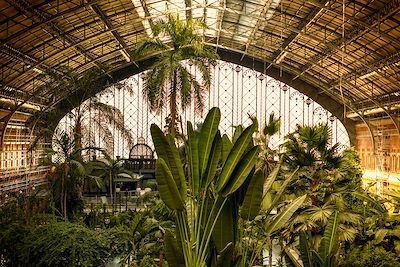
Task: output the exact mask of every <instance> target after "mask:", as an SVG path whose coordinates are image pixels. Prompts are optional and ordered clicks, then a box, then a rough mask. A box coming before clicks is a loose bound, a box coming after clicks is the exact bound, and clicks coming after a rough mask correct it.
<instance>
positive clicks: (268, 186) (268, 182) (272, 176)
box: [263, 160, 282, 194]
mask: <svg viewBox="0 0 400 267" xmlns="http://www.w3.org/2000/svg"><path fill="white" fill-rule="evenodd" d="M281 165H282V160H280V161H279V163H278V165H276V166H275V168H274V169H273V170H272V172H271V173H270V174H269V175H268V177H267V179H266V180H265V184H264V185H263V188H264V191H263V192H264V194H266V193H267V192H269V190H270V189H271V186H272V184H273V183H274V182H275V179H276V177H277V176H278V173H279V170H280V169H281Z"/></svg>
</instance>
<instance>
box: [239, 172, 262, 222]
mask: <svg viewBox="0 0 400 267" xmlns="http://www.w3.org/2000/svg"><path fill="white" fill-rule="evenodd" d="M263 184H264V174H263V173H262V171H257V172H256V173H255V174H254V175H253V177H251V180H250V184H249V187H248V188H247V191H246V195H245V196H244V201H243V204H242V207H241V210H240V216H241V217H242V218H243V219H245V220H253V219H254V218H255V217H256V216H257V215H258V213H259V212H260V208H261V201H262V195H263Z"/></svg>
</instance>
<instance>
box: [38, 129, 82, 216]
mask: <svg viewBox="0 0 400 267" xmlns="http://www.w3.org/2000/svg"><path fill="white" fill-rule="evenodd" d="M80 151H81V149H77V148H76V146H75V142H74V139H73V138H72V137H71V136H70V135H68V134H67V133H65V132H60V133H58V134H56V135H54V136H53V147H52V148H46V149H45V155H44V157H43V158H42V161H41V164H42V165H45V166H49V167H50V170H49V174H48V177H49V180H50V184H51V190H52V193H53V200H54V202H55V205H56V208H58V209H59V211H60V214H61V215H62V216H63V217H64V220H65V221H66V220H67V219H68V215H73V214H74V213H75V212H77V211H79V210H80V209H83V202H82V186H83V179H84V177H85V174H86V170H85V167H84V165H83V163H82V162H81V161H79V155H80Z"/></svg>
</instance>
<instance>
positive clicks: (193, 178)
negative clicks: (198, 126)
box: [186, 122, 200, 196]
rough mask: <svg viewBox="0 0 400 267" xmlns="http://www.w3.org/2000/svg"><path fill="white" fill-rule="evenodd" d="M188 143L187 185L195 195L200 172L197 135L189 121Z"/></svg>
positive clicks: (197, 189) (197, 190)
mask: <svg viewBox="0 0 400 267" xmlns="http://www.w3.org/2000/svg"><path fill="white" fill-rule="evenodd" d="M187 132H188V144H187V153H186V157H187V161H188V168H189V177H188V179H189V185H190V186H191V189H192V194H194V195H195V196H197V195H198V192H199V183H200V173H199V151H198V141H199V138H198V135H197V133H196V132H194V131H193V126H192V123H191V122H188V123H187Z"/></svg>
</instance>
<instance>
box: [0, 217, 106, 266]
mask: <svg viewBox="0 0 400 267" xmlns="http://www.w3.org/2000/svg"><path fill="white" fill-rule="evenodd" d="M0 244H1V245H0V248H1V254H2V255H3V258H4V259H5V260H6V262H7V263H10V264H11V265H9V266H38V267H40V266H58V267H63V266H69V267H73V266H105V264H106V263H107V262H108V261H109V259H110V257H111V255H110V253H109V252H108V251H109V244H108V240H107V237H106V234H105V233H103V232H102V231H94V230H91V229H88V228H86V227H85V226H83V225H80V224H73V223H64V222H58V223H48V224H44V225H39V226H36V227H33V226H25V225H8V226H7V228H6V229H2V231H1V234H0ZM5 266H7V265H5Z"/></svg>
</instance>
